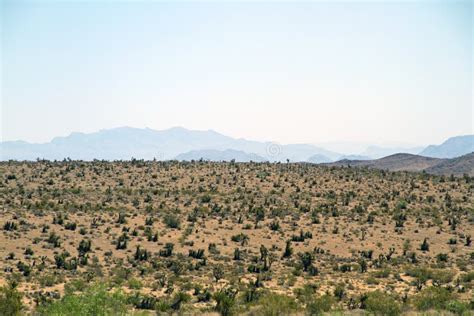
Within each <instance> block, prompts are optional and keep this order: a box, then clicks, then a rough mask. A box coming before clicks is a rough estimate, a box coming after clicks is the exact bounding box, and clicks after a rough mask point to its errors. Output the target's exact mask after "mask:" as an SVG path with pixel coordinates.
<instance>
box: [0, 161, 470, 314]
mask: <svg viewBox="0 0 474 316" xmlns="http://www.w3.org/2000/svg"><path fill="white" fill-rule="evenodd" d="M0 175H1V184H0V203H1V216H0V230H1V232H0V285H3V286H4V287H5V288H7V287H9V286H12V287H13V286H15V288H16V290H17V291H18V292H20V293H22V294H23V297H22V302H23V304H24V309H23V312H24V313H28V312H33V311H39V312H40V313H44V314H48V313H49V314H54V313H53V312H52V310H53V307H52V306H56V307H57V306H58V304H61V301H62V300H64V299H65V298H66V297H70V296H80V295H86V294H81V293H87V291H93V290H90V289H91V288H92V289H95V290H97V288H99V290H97V291H99V292H100V287H101V286H105V287H106V291H105V294H107V295H108V293H118V292H116V291H120V295H123V297H125V298H124V304H125V305H126V313H135V312H139V311H143V313H155V312H157V313H161V312H164V313H170V312H181V313H189V314H196V313H220V314H223V315H228V314H232V313H234V314H245V313H249V314H252V313H253V314H255V315H261V314H262V315H280V314H292V313H295V314H303V315H304V314H320V313H323V312H330V311H351V310H352V311H358V312H364V311H365V312H373V313H378V314H393V315H396V314H399V313H404V312H411V313H415V312H423V311H430V310H443V311H445V312H446V313H454V314H463V313H464V314H469V313H472V308H473V307H474V291H473V288H474V246H473V245H472V241H471V240H472V236H473V235H474V196H473V192H474V178H472V177H469V176H464V177H443V176H433V175H428V174H424V173H409V172H385V171H379V170H369V169H359V168H341V167H322V166H315V165H310V164H272V163H258V164H257V163H232V162H229V163H211V162H199V161H198V162H191V163H183V162H181V163H180V162H151V161H150V162H144V161H137V160H133V161H131V162H130V161H129V162H101V161H95V162H77V161H65V162H48V161H38V162H31V163H21V162H2V163H0ZM12 284H14V285H12ZM63 303H64V304H66V302H64V301H63ZM54 304H56V305H54ZM48 308H49V309H48ZM275 308H277V311H278V313H276V314H275V313H273V312H274V311H275V310H273V309H275ZM384 308H385V309H384Z"/></svg>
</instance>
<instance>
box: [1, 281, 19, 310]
mask: <svg viewBox="0 0 474 316" xmlns="http://www.w3.org/2000/svg"><path fill="white" fill-rule="evenodd" d="M16 286H17V284H16V283H14V282H10V283H9V284H7V285H4V286H2V287H0V315H5V316H16V315H22V310H23V309H24V306H23V302H22V294H21V293H20V292H18V290H17V288H16Z"/></svg>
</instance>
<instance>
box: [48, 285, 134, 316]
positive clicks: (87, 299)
mask: <svg viewBox="0 0 474 316" xmlns="http://www.w3.org/2000/svg"><path fill="white" fill-rule="evenodd" d="M126 301H127V299H126V297H125V296H124V295H123V294H122V293H121V292H119V291H115V292H108V291H107V289H106V287H105V286H103V285H96V286H93V287H90V288H88V289H87V290H86V291H85V292H84V293H81V294H79V295H74V294H66V295H65V296H64V297H63V298H62V299H61V300H59V301H56V302H54V303H51V304H49V305H46V306H44V307H41V308H40V310H39V312H40V315H58V316H59V315H77V316H82V315H84V316H86V315H87V316H88V315H94V316H107V315H125V314H126V311H127V305H126Z"/></svg>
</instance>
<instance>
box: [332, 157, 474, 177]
mask: <svg viewBox="0 0 474 316" xmlns="http://www.w3.org/2000/svg"><path fill="white" fill-rule="evenodd" d="M323 165H326V166H341V167H348V166H350V167H367V168H373V169H383V170H389V171H425V172H427V173H431V174H437V175H451V174H453V175H455V176H461V175H463V174H468V175H470V176H474V153H470V154H468V155H464V156H461V157H457V158H453V159H440V158H432V157H424V156H419V155H412V154H395V155H391V156H387V157H383V158H380V159H375V160H340V161H337V162H333V163H328V164H323Z"/></svg>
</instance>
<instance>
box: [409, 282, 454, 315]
mask: <svg viewBox="0 0 474 316" xmlns="http://www.w3.org/2000/svg"><path fill="white" fill-rule="evenodd" d="M453 298H454V297H453V294H452V293H451V292H449V291H448V290H447V289H445V288H442V287H435V286H430V287H427V288H425V289H423V290H422V291H421V292H420V293H418V294H417V295H416V296H415V297H414V298H413V305H414V306H415V307H416V309H418V310H420V311H426V310H429V309H436V310H440V309H444V308H445V307H446V304H447V303H448V302H449V301H452V300H453Z"/></svg>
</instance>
